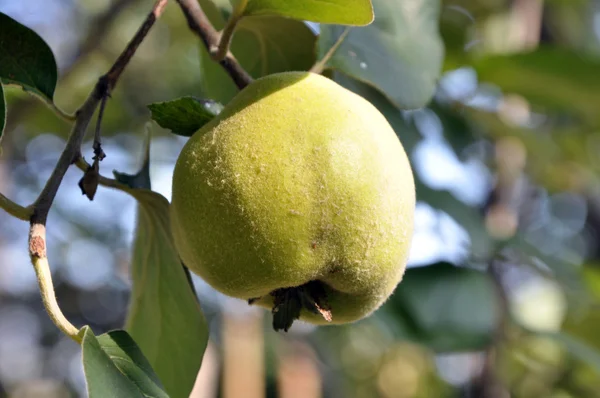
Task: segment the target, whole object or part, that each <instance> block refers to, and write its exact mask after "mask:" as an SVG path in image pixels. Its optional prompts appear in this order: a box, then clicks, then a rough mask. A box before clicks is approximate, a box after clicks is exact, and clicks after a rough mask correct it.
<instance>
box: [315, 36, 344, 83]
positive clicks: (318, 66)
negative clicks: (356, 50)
mask: <svg viewBox="0 0 600 398" xmlns="http://www.w3.org/2000/svg"><path fill="white" fill-rule="evenodd" d="M348 33H350V28H349V27H346V29H344V31H343V32H342V34H341V35H340V37H338V39H337V40H336V42H335V43H333V46H331V48H330V49H329V51H327V53H325V55H324V56H323V58H321V59H320V60H318V61H317V62H316V63H315V64H314V65H313V66H312V68H310V71H309V72H312V73H317V74H321V73H323V69H325V65H327V62H329V60H330V59H331V57H333V54H335V52H336V51H337V49H338V48H339V47H340V45H341V44H342V42H343V41H344V39H346V36H348Z"/></svg>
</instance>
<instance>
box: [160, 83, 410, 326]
mask: <svg viewBox="0 0 600 398" xmlns="http://www.w3.org/2000/svg"><path fill="white" fill-rule="evenodd" d="M172 194H173V196H172V206H171V220H172V230H173V236H174V240H175V244H176V247H177V249H178V251H179V254H180V256H181V258H182V260H183V262H184V263H185V264H186V266H188V267H189V268H190V270H191V271H193V272H194V273H196V274H198V275H199V276H201V277H202V278H203V279H204V280H205V281H206V282H207V283H209V284H210V285H211V286H213V287H214V288H215V289H216V290H219V291H220V292H222V293H224V294H226V295H229V296H232V297H237V298H240V299H250V298H255V297H262V299H261V300H260V301H259V302H258V303H257V304H259V305H263V306H265V307H268V308H271V307H272V306H273V300H272V297H271V296H270V295H269V293H270V292H272V291H274V290H276V289H279V288H283V287H295V286H300V285H303V284H305V283H306V282H308V281H311V280H319V281H321V282H323V283H324V284H325V285H326V286H325V289H326V292H327V301H328V303H329V306H330V308H331V312H332V317H333V322H332V323H347V322H353V321H356V320H358V319H361V318H363V317H365V316H367V315H369V314H371V313H372V312H373V311H375V310H376V309H377V308H378V307H379V306H380V305H381V304H382V303H383V302H384V301H385V300H386V299H387V298H388V297H389V296H390V294H391V293H392V292H393V290H394V289H395V287H396V285H397V284H398V283H399V282H400V280H401V279H402V275H403V274H404V270H405V265H406V260H407V256H408V252H409V246H410V242H411V238H412V232H413V216H414V208H415V188H414V181H413V175H412V171H411V168H410V165H409V162H408V159H407V157H406V154H405V152H404V149H403V148H402V145H401V144H400V141H399V140H398V137H397V136H396V134H395V132H394V130H393V129H392V128H391V126H390V125H389V124H388V122H387V120H386V119H385V117H384V116H383V115H382V114H381V113H380V112H379V111H378V110H377V109H376V108H375V107H374V106H373V105H371V103H369V102H368V101H366V100H365V99H363V98H362V97H360V96H358V95H356V94H354V93H352V92H350V91H348V90H347V89H345V88H343V87H341V86H339V85H338V84H337V83H335V82H333V81H331V80H329V79H327V78H325V77H323V76H320V75H317V74H312V73H307V72H285V73H280V74H274V75H270V76H267V77H264V78H261V79H258V80H256V81H254V82H253V83H252V84H250V85H249V86H248V87H246V88H245V89H244V90H242V91H241V92H240V93H239V94H238V95H237V96H236V97H235V98H234V99H233V100H232V101H231V102H230V103H229V104H228V105H227V106H226V107H225V109H224V110H223V111H222V112H221V114H220V115H219V116H217V117H216V118H215V119H213V120H212V121H211V122H210V123H208V124H206V125H205V126H204V127H203V128H202V129H200V130H199V131H198V132H197V133H195V134H194V135H193V136H192V137H191V138H190V139H189V141H188V142H187V143H186V145H185V146H184V148H183V150H182V152H181V154H180V156H179V158H178V160H177V164H176V166H175V171H174V175H173V191H172ZM301 319H303V320H306V321H309V322H313V323H318V324H323V323H326V322H325V320H324V319H322V318H321V317H320V316H318V315H314V314H312V313H310V312H308V311H306V310H303V312H302V315H301Z"/></svg>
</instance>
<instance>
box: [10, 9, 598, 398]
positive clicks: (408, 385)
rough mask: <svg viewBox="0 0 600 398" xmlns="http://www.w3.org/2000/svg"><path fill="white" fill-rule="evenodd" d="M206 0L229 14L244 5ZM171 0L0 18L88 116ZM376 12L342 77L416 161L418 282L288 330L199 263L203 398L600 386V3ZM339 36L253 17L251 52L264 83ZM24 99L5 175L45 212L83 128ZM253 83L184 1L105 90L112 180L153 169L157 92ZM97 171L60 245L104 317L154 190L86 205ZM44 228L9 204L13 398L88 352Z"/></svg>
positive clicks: (73, 187)
mask: <svg viewBox="0 0 600 398" xmlns="http://www.w3.org/2000/svg"><path fill="white" fill-rule="evenodd" d="M395 1H400V0H395ZM407 1H408V0H407ZM411 1H412V0H411ZM408 2H410V1H408ZM200 3H201V4H202V6H203V7H204V9H205V11H206V12H207V14H208V15H209V17H210V18H211V20H212V22H213V24H215V25H216V27H217V28H220V27H222V25H223V23H224V20H225V18H226V17H227V16H228V13H229V12H230V5H229V2H228V1H227V0H212V1H211V0H200ZM151 4H152V1H151V0H77V1H76V0H23V1H15V0H0V11H2V12H4V13H6V14H8V15H10V16H11V17H13V18H15V19H17V20H18V21H20V22H21V23H23V24H25V25H27V26H29V27H31V28H33V29H34V30H35V31H36V32H38V33H39V34H40V35H41V36H42V37H43V38H44V39H45V40H46V41H47V42H48V43H49V45H50V47H51V48H52V50H53V52H54V54H55V56H56V59H57V62H58V65H59V75H60V79H59V85H58V87H57V91H56V94H55V101H56V103H57V104H58V105H59V106H60V107H62V108H63V109H66V110H68V111H74V110H75V109H76V108H77V106H79V104H81V102H82V101H83V100H84V99H85V97H86V96H87V95H88V93H89V91H90V90H91V89H92V87H93V85H94V84H95V82H96V80H97V78H98V76H100V75H101V74H103V73H104V72H105V71H106V70H107V68H108V67H109V66H110V65H111V63H112V62H113V60H114V59H115V58H116V57H117V55H118V54H119V52H120V51H121V50H122V49H123V48H124V46H125V45H126V43H127V42H128V40H129V38H130V37H131V36H132V35H133V33H134V32H135V30H136V29H137V27H138V26H139V24H140V22H141V21H142V20H143V18H144V17H145V15H146V13H147V12H148V10H149V9H150V6H151ZM374 4H375V11H376V15H377V16H378V19H376V24H375V25H374V26H372V27H370V28H368V29H370V30H369V31H365V30H363V31H361V32H362V33H356V32H357V31H355V30H353V31H351V32H350V34H349V35H348V37H347V39H346V41H345V42H344V43H343V44H342V46H341V48H340V49H339V50H338V52H336V54H335V56H334V57H333V58H332V60H331V61H330V63H329V64H328V65H329V66H331V67H333V69H327V70H326V74H327V75H328V76H330V77H331V78H333V79H335V80H336V81H338V82H339V83H340V84H342V85H344V86H345V87H348V88H349V89H351V90H352V91H355V92H357V93H359V94H360V95H362V96H364V97H365V98H367V99H368V100H369V101H371V102H372V103H373V104H374V105H375V106H377V107H378V108H379V109H380V111H381V112H382V113H383V114H384V115H385V116H386V117H387V118H388V120H389V121H390V123H391V124H392V126H393V127H394V129H395V130H396V131H397V133H398V136H399V138H400V139H401V141H402V143H403V145H404V147H405V149H406V150H407V152H408V154H409V156H410V159H411V162H412V165H413V168H414V172H415V177H416V183H417V198H418V201H419V202H418V205H417V209H416V232H415V237H414V241H413V248H412V251H411V256H410V264H409V266H410V268H409V270H408V271H407V273H406V276H405V279H404V281H403V282H402V284H401V285H400V286H399V288H398V289H397V291H396V292H395V294H394V295H393V297H392V298H391V299H390V300H389V302H388V303H386V304H385V305H384V307H383V308H382V309H381V310H380V311H378V312H377V313H376V314H375V315H374V316H372V317H370V318H368V319H366V320H364V321H361V322H359V323H357V324H353V325H348V326H343V327H323V328H318V329H317V328H314V327H311V326H309V325H306V324H298V325H295V326H294V328H293V329H292V330H291V331H290V333H288V334H276V333H274V332H273V331H272V330H270V324H269V320H268V316H265V313H263V311H261V310H256V309H253V308H250V307H248V306H247V305H246V304H245V303H243V302H240V301H236V300H232V299H228V298H226V297H224V296H222V295H220V294H217V293H216V292H215V291H214V290H212V289H211V288H209V287H208V286H207V285H206V284H205V283H203V282H202V281H201V280H199V279H198V278H195V279H194V282H195V284H196V287H197V291H198V294H199V297H200V300H201V303H202V307H203V308H204V311H205V314H206V316H207V319H208V321H209V323H210V333H211V341H210V343H209V348H208V350H207V352H206V355H205V358H204V362H203V366H202V369H201V371H200V373H199V376H198V380H197V383H196V387H195V389H194V391H193V393H192V396H193V397H217V396H221V397H226V398H233V397H247V398H254V397H256V398H259V397H265V396H268V397H275V396H279V397H284V398H290V397H305V398H311V397H348V398H354V397H356V398H359V397H360V398H362V397H384V398H409V397H410V398H430V397H464V398H479V397H484V398H501V397H519V398H528V397H552V398H569V397H573V398H575V397H577V398H579V397H581V398H587V397H600V373H599V372H600V333H599V332H598V327H599V326H600V267H599V265H600V245H598V242H599V241H600V180H599V177H598V176H599V175H600V160H599V159H600V157H599V156H598V154H599V153H600V116H599V115H600V45H599V44H600V42H599V40H600V1H598V0H444V1H441V4H439V7H438V2H436V1H434V0H432V1H425V0H423V1H414V2H412V3H411V4H415V7H416V8H419V7H421V8H420V9H419V10H418V12H419V13H420V14H419V17H420V19H414V15H411V14H410V10H409V8H408V7H406V8H405V9H404V11H406V12H407V14H406V15H402V14H401V13H400V12H397V13H394V12H390V10H396V11H398V8H394V7H397V5H396V6H395V5H394V0H375V1H374ZM412 11H413V12H414V9H413V10H412ZM411 17H413V18H411ZM410 24H412V25H410ZM409 28H410V29H409ZM438 28H439V31H440V33H441V39H442V40H443V45H444V47H445V50H444V51H442V42H441V41H439V37H437V33H436V31H437V29H438ZM365 29H367V28H365ZM342 30H343V29H340V28H339V27H331V26H318V25H315V24H304V23H302V22H298V21H292V20H287V19H284V18H280V17H270V18H266V17H254V18H249V19H247V20H244V21H243V23H242V25H241V26H240V30H239V31H238V32H237V34H236V36H235V38H234V41H233V45H232V51H233V52H234V54H235V55H236V56H237V57H238V59H239V60H240V62H241V63H242V65H243V66H244V67H245V68H246V69H247V70H248V71H249V72H250V73H251V74H252V75H253V76H254V77H259V76H262V75H265V74H269V73H274V72H278V71H284V70H307V69H308V68H310V66H311V65H312V64H313V63H314V62H315V61H316V60H317V58H320V57H321V56H322V55H323V54H324V52H326V51H327V49H328V48H329V47H330V46H331V44H332V42H334V41H335V39H336V38H337V37H339V35H340V34H341V31H342ZM319 32H321V35H322V36H321V38H320V39H318V34H319ZM365 32H367V33H365ZM407 37H408V38H407ZM367 38H368V40H367ZM401 38H402V40H401ZM372 48H375V49H376V51H378V52H379V54H380V55H381V54H384V55H385V56H380V57H379V58H378V59H374V58H371V57H369V50H372ZM440 68H443V73H442V75H441V77H440V78H439V79H437V78H436V79H435V80H432V81H433V82H434V84H430V85H429V86H427V84H417V83H418V82H417V83H415V79H419V78H421V77H422V76H426V77H427V78H429V77H430V78H432V79H433V78H435V75H436V74H437V70H439V69H440ZM386 71H387V72H386ZM344 73H346V74H344ZM348 74H349V75H350V76H352V77H350V76H349V75H348ZM428 90H429V91H428ZM5 91H6V93H5V94H6V100H7V104H8V119H7V128H6V131H5V134H4V136H3V141H2V149H3V151H2V155H1V156H0V190H1V191H2V192H3V193H4V194H6V195H7V196H9V197H10V198H12V199H13V200H15V201H17V202H18V203H21V204H27V203H31V202H32V201H33V200H34V199H35V197H36V195H37V193H38V192H39V191H40V190H41V188H42V187H43V184H44V183H45V181H46V179H47V178H48V176H49V174H50V172H51V170H52V168H53V167H54V164H55V162H56V159H57V157H58V155H59V153H60V152H61V150H62V148H63V146H64V143H65V138H66V134H67V132H68V130H69V126H68V125H67V123H65V122H63V121H62V120H60V119H59V118H57V117H56V116H55V115H54V114H53V113H52V112H51V111H50V110H48V109H47V108H46V107H45V105H43V104H41V103H40V102H39V101H36V100H35V99H33V98H31V97H30V96H28V95H26V94H25V93H23V92H22V91H21V90H18V89H16V88H11V87H7V88H5ZM235 92H236V89H235V86H234V85H233V83H232V82H231V80H230V79H229V77H228V76H227V75H226V74H225V73H224V72H223V71H222V70H221V69H220V68H219V67H218V66H216V65H215V64H214V63H212V61H210V60H209V58H208V55H207V54H206V52H205V50H204V48H203V47H201V46H200V44H199V42H198V40H197V37H195V36H194V35H193V34H192V33H190V31H189V30H188V28H187V25H186V23H185V21H184V19H183V17H182V15H181V12H180V11H179V10H178V9H177V7H174V6H172V5H171V6H169V7H168V8H167V10H166V12H165V14H164V16H163V17H162V19H161V20H160V21H159V22H158V23H157V24H156V26H155V27H154V28H153V30H152V31H151V33H150V34H149V36H148V38H147V40H146V41H145V42H144V43H143V44H142V46H141V47H140V49H139V51H138V53H137V54H136V56H135V57H134V58H133V60H132V62H131V64H130V65H129V67H128V69H126V71H125V73H124V75H123V78H122V79H121V82H120V85H119V87H118V88H117V89H116V90H115V92H114V93H113V95H112V98H111V100H110V102H109V103H108V106H107V110H106V113H105V117H104V124H103V133H104V136H105V144H104V149H105V152H106V153H107V155H108V157H107V158H106V159H105V160H104V162H103V163H102V168H103V170H104V172H105V173H108V171H109V170H112V169H118V170H119V171H122V172H129V173H132V172H135V170H136V169H137V167H138V165H139V160H140V156H141V152H142V147H143V131H144V125H145V124H146V123H147V122H148V120H149V117H150V114H149V111H148V109H147V105H148V104H149V103H152V102H157V101H167V100H171V99H174V98H177V97H181V96H185V95H193V96H196V97H201V98H206V99H215V100H218V101H221V102H223V103H226V102H227V101H228V100H229V99H231V97H232V96H233V95H235ZM434 92H435V95H434V98H433V100H432V101H431V102H430V103H429V104H428V105H427V106H425V107H422V108H419V109H416V110H414V109H413V110H402V108H405V107H410V105H411V103H410V101H411V99H413V100H414V99H415V98H426V97H428V96H429V95H431V94H433V93H434ZM152 131H153V132H152V137H153V138H152V146H151V151H152V155H151V159H152V164H151V170H150V171H151V177H152V183H153V188H154V189H155V190H156V191H158V192H160V193H162V194H164V195H165V196H166V197H167V198H168V197H170V179H171V173H172V168H173V165H174V161H175V159H176V158H177V155H178V153H179V150H180V149H181V147H182V145H183V143H184V142H185V138H183V137H178V136H174V135H172V134H170V133H169V132H168V131H166V130H163V129H161V128H160V127H158V126H156V125H154V126H153V128H152ZM84 156H86V157H87V158H88V159H89V158H91V156H92V148H91V142H88V143H86V144H85V145H84ZM79 178H80V172H79V171H78V170H70V171H69V172H68V173H67V175H66V178H65V182H64V183H63V185H62V186H61V188H60V190H59V193H58V196H57V200H56V203H55V206H54V207H53V209H52V211H51V213H50V219H49V223H48V224H49V229H48V241H49V256H50V260H51V264H52V266H53V268H54V277H55V280H56V284H57V295H58V299H59V302H60V304H61V306H62V308H63V311H64V312H65V314H66V315H67V317H68V318H69V319H70V320H71V321H72V322H73V323H75V324H76V325H84V324H89V325H91V326H92V328H93V329H94V330H95V331H97V332H98V333H101V332H105V331H107V330H110V329H114V328H119V327H122V324H123V321H124V319H125V314H126V311H127V306H128V299H129V292H130V282H129V260H130V256H131V253H130V246H131V243H132V240H133V230H134V225H135V206H136V205H135V202H134V201H133V199H131V198H130V197H128V196H126V195H124V194H122V193H119V192H115V191H111V190H108V189H105V188H100V190H99V192H98V194H97V195H96V198H95V200H94V201H93V202H89V201H88V200H87V199H86V198H85V197H83V196H81V192H80V191H79V188H78V187H77V181H78V180H79ZM27 230H28V226H27V225H26V223H23V222H22V221H19V220H16V219H13V218H11V217H9V216H8V215H7V214H6V213H4V212H0V397H4V396H7V397H38V396H39V397H57V398H58V397H76V396H81V395H83V394H85V387H84V379H83V373H82V368H81V363H80V358H79V356H80V352H79V348H78V347H77V345H76V344H74V343H73V342H71V341H70V340H69V339H68V338H66V337H65V336H63V335H61V334H60V333H59V332H58V330H56V329H55V327H54V326H53V325H52V323H51V322H50V321H49V319H48V318H47V316H46V314H45V312H44V310H43V307H42V305H41V303H40V299H39V293H38V292H37V286H36V281H35V275H34V273H33V270H32V269H31V266H30V264H29V259H28V255H27V251H26V241H27Z"/></svg>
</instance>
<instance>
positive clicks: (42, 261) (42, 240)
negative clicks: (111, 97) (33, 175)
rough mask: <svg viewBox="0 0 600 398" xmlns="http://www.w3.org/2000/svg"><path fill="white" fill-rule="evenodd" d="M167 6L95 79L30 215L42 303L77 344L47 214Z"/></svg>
mask: <svg viewBox="0 0 600 398" xmlns="http://www.w3.org/2000/svg"><path fill="white" fill-rule="evenodd" d="M166 4H167V0H157V2H156V3H155V4H154V7H153V8H152V11H151V12H150V13H149V14H148V17H146V20H145V21H144V23H143V24H142V26H141V27H140V29H139V30H138V31H137V33H136V34H135V36H134V37H133V39H132V40H131V41H130V42H129V44H128V45H127V47H126V48H125V50H124V51H123V52H122V53H121V55H120V56H119V58H117V60H116V61H115V63H114V65H113V66H112V67H111V68H110V70H109V71H108V73H107V74H106V75H104V76H102V77H100V79H98V82H97V83H96V86H95V87H94V90H93V91H92V93H91V94H90V95H89V97H88V98H87V99H86V101H85V102H84V104H83V105H82V106H81V108H79V110H78V111H77V113H76V120H75V124H74V125H73V128H72V130H71V134H70V135H69V138H68V140H67V144H66V146H65V149H64V150H63V152H62V154H61V155H60V158H59V159H58V162H57V164H56V167H55V168H54V170H53V172H52V175H51V176H50V178H49V179H48V182H47V183H46V186H45V187H44V189H43V190H42V192H41V193H40V195H39V196H38V198H37V200H36V201H35V202H34V204H33V205H32V207H33V213H32V215H31V219H30V224H31V225H30V229H29V255H30V257H31V261H32V263H33V266H34V268H35V271H36V275H37V278H38V283H39V286H40V292H41V294H42V301H43V303H44V307H45V308H46V311H47V312H48V315H49V316H50V318H51V319H52V321H53V322H54V323H55V324H56V326H58V328H59V329H60V330H62V331H63V332H64V333H66V334H67V335H69V336H70V337H71V338H73V339H74V340H75V341H80V338H79V337H78V335H77V332H78V329H77V328H75V326H73V325H72V324H71V323H69V321H68V320H67V319H66V318H65V316H64V315H63V314H62V312H61V310H60V308H59V306H58V304H57V302H56V297H55V295H54V289H53V286H52V276H51V274H50V269H49V266H48V258H47V254H46V221H47V219H48V212H49V211H50V208H51V207H52V203H53V202H54V198H55V197H56V192H57V191H58V188H59V187H60V184H61V182H62V180H63V177H64V176H65V173H66V172H67V169H68V168H69V166H70V165H71V164H73V163H75V162H79V160H80V158H81V143H82V141H83V137H84V135H85V132H86V129H87V127H88V125H89V123H90V120H91V119H92V117H93V115H94V113H95V111H96V108H97V107H98V105H99V104H100V102H101V101H102V100H103V99H104V98H106V96H107V95H108V94H109V92H110V90H112V89H113V88H114V87H115V85H116V84H117V81H118V80H119V77H120V76H121V74H122V73H123V70H124V69H125V67H126V66H127V64H128V63H129V61H130V60H131V57H133V55H134V54H135V52H136V50H137V48H138V47H139V45H140V43H141V42H142V41H143V40H144V38H145V37H146V35H147V34H148V31H149V30H150V28H151V27H152V26H153V25H154V23H155V22H156V20H157V19H158V17H159V16H160V15H161V14H162V12H163V10H164V8H165V6H166Z"/></svg>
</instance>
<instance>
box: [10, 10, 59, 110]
mask: <svg viewBox="0 0 600 398" xmlns="http://www.w3.org/2000/svg"><path fill="white" fill-rule="evenodd" d="M0 81H2V83H4V84H16V85H19V86H22V87H23V89H24V90H26V91H31V92H33V93H34V94H37V95H40V96H42V97H45V98H46V99H48V100H50V101H52V98H53V97H54V89H55V87H56V81H57V69H56V61H55V60H54V55H53V54H52V50H50V47H48V45H47V44H46V42H44V40H43V39H42V38H41V37H40V36H38V34H37V33H35V32H34V31H33V30H31V29H29V28H28V27H26V26H23V25H21V24H20V23H19V22H17V21H15V20H14V19H12V18H11V17H9V16H8V15H5V14H3V13H1V12H0Z"/></svg>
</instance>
